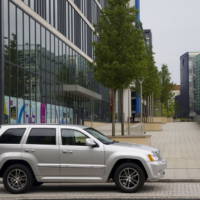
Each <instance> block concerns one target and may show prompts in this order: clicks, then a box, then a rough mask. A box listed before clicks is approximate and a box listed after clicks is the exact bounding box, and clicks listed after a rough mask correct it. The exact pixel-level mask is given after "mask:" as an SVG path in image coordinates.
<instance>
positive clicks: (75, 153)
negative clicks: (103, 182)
mask: <svg viewBox="0 0 200 200" xmlns="http://www.w3.org/2000/svg"><path fill="white" fill-rule="evenodd" d="M86 138H88V136H86V135H85V134H84V133H83V132H81V131H78V130H74V129H67V128H62V129H61V147H60V151H61V175H62V176H64V177H71V178H72V179H73V180H74V179H76V178H77V179H79V178H80V179H81V180H85V179H95V178H96V179H99V178H102V177H103V175H104V172H105V165H104V148H103V145H99V146H97V147H94V148H93V147H89V146H87V145H86Z"/></svg>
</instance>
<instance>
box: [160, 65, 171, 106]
mask: <svg viewBox="0 0 200 200" xmlns="http://www.w3.org/2000/svg"><path fill="white" fill-rule="evenodd" d="M160 81H161V96H160V101H161V103H162V104H164V105H167V104H168V101H169V100H170V99H171V98H172V88H173V83H172V82H171V76H170V73H169V70H168V66H167V65H163V66H162V69H161V71H160Z"/></svg>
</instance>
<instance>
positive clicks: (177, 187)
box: [0, 183, 200, 200]
mask: <svg viewBox="0 0 200 200" xmlns="http://www.w3.org/2000/svg"><path fill="white" fill-rule="evenodd" d="M0 199H1V200H25V199H26V200H28V199H34V200H37V199H52V200H53V199H66V200H67V199H79V200H80V199H84V200H86V199H87V200H90V199H96V200H97V199H99V200H104V199H111V200H112V199H116V200H117V199H118V200H119V199H121V200H122V199H123V200H125V199H133V200H134V199H140V200H143V199H145V200H146V199H149V200H152V199H156V200H158V199H162V200H166V199H170V200H172V199H185V200H186V199H187V200H192V199H195V200H200V183H146V184H145V185H144V188H143V189H142V190H141V191H139V192H137V193H132V194H129V193H121V192H120V191H118V190H117V189H116V187H115V185H114V184H92V185H91V184H78V185H75V184H59V185H56V184H54V185H50V184H48V185H44V186H41V187H39V188H35V189H33V190H32V191H30V192H29V193H27V194H22V195H12V194H8V193H6V192H5V191H4V189H3V187H2V185H0Z"/></svg>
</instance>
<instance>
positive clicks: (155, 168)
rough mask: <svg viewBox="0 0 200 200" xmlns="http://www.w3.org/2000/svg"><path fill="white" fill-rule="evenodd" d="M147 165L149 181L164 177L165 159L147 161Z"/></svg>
mask: <svg viewBox="0 0 200 200" xmlns="http://www.w3.org/2000/svg"><path fill="white" fill-rule="evenodd" d="M148 165H149V174H148V180H149V181H156V180H159V179H161V178H162V177H164V175H165V169H166V168H167V161H166V160H160V161H155V162H149V163H148Z"/></svg>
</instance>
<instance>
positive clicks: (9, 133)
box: [0, 128, 26, 144]
mask: <svg viewBox="0 0 200 200" xmlns="http://www.w3.org/2000/svg"><path fill="white" fill-rule="evenodd" d="M25 130H26V129H25V128H13V129H8V130H6V131H5V132H4V133H3V134H2V135H1V137H0V144H19V143H20V141H21V138H22V136H23V135H24V132H25Z"/></svg>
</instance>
